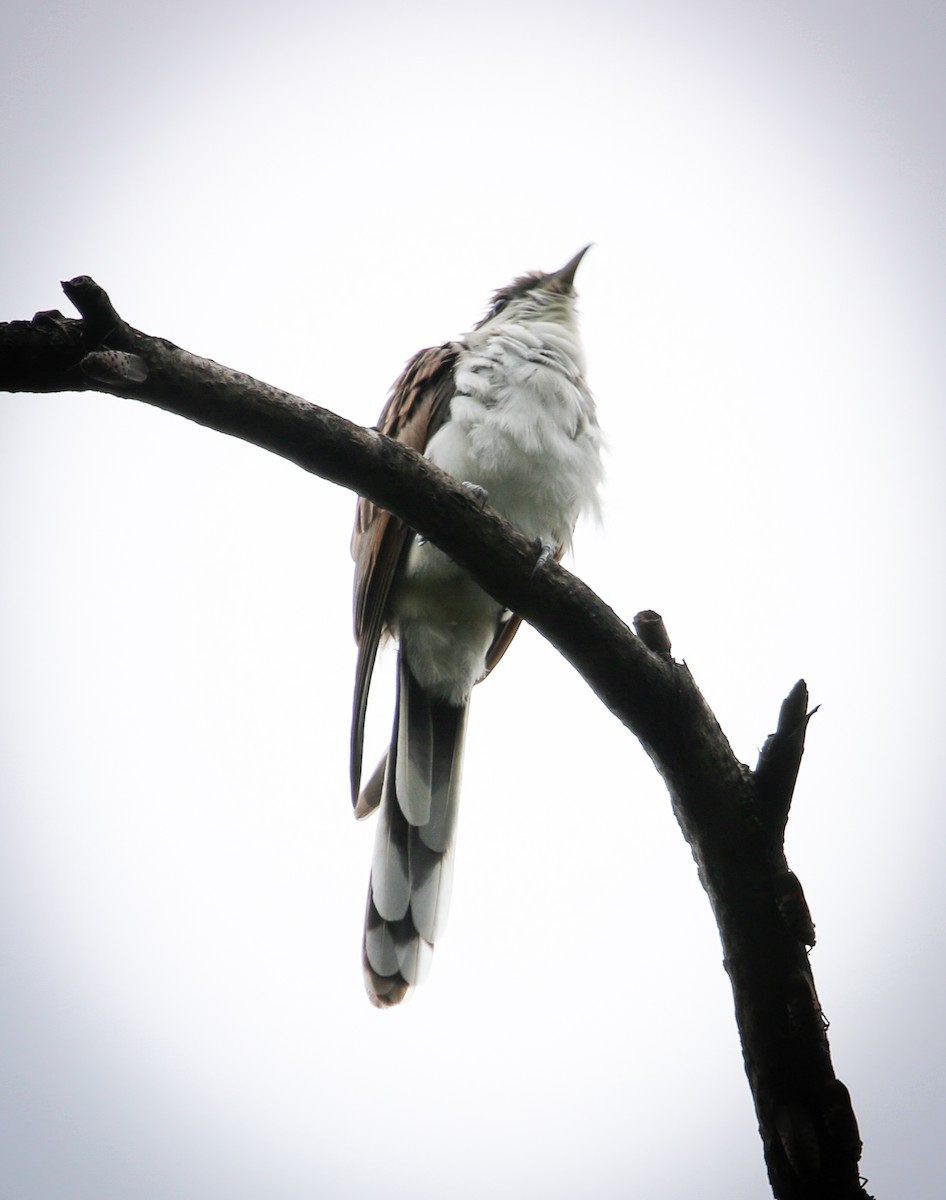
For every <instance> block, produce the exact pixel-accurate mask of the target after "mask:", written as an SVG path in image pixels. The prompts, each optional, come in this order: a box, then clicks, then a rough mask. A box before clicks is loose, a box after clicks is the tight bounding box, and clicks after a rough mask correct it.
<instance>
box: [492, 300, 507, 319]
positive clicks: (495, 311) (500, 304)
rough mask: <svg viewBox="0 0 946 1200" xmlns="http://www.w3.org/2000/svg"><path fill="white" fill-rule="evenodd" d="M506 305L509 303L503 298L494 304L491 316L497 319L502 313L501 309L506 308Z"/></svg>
mask: <svg viewBox="0 0 946 1200" xmlns="http://www.w3.org/2000/svg"><path fill="white" fill-rule="evenodd" d="M508 303H509V301H508V300H506V299H505V297H504V298H503V299H501V300H497V301H496V303H495V304H494V305H493V312H492V315H493V316H494V317H498V316H499V314H500V313H501V312H502V311H503V309H504V308H505V307H506V305H507V304H508Z"/></svg>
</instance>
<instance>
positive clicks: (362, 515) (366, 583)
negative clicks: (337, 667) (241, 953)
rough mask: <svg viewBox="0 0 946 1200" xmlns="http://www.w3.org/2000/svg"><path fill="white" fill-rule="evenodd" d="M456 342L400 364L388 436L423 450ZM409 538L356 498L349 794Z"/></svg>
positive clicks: (446, 397) (384, 425) (443, 398)
mask: <svg viewBox="0 0 946 1200" xmlns="http://www.w3.org/2000/svg"><path fill="white" fill-rule="evenodd" d="M458 353H459V346H457V345H456V343H453V342H450V343H448V344H447V345H445V346H437V347H434V348H432V349H430V350H421V352H420V353H419V354H417V355H415V356H414V358H412V359H411V360H410V362H409V363H408V364H407V366H406V367H405V368H404V370H403V372H402V373H401V376H400V378H399V379H398V380H397V382H396V383H395V385H394V387H393V388H392V389H391V396H390V399H389V400H388V402H387V404H386V405H385V406H384V411H383V412H382V414H381V417H380V419H379V421H378V425H377V428H378V429H379V430H380V431H381V433H383V434H386V435H387V436H388V437H392V438H396V439H397V440H398V441H399V442H403V443H404V445H406V446H411V447H412V448H413V449H415V450H418V451H421V452H423V451H424V450H425V449H426V447H427V443H428V442H429V441H430V439H431V437H433V435H434V434H435V433H436V431H437V430H438V429H439V428H440V426H441V425H442V424H443V422H444V420H445V419H446V417H447V413H448V412H449V408H450V401H451V399H452V398H453V394H454V384H453V378H454V367H455V366H456V360H457V355H458ZM410 539H411V530H410V529H409V528H408V526H406V525H405V524H404V522H403V521H401V519H400V518H399V517H395V516H394V515H393V514H392V513H389V512H387V511H385V509H383V508H378V507H377V505H375V504H372V502H371V501H370V500H366V499H365V498H364V497H361V498H359V500H358V508H357V511H356V514H355V528H354V531H353V533H352V539H351V553H352V558H353V559H354V560H355V641H356V642H357V643H358V663H357V667H356V670H355V697H354V704H353V709H352V724H351V793H352V803H353V804H354V803H356V801H357V799H358V791H359V788H360V785H361V765H362V757H363V750H364V726H365V711H366V710H367V707H368V689H369V687H370V684H371V675H372V672H373V670H374V664H375V659H376V658H377V654H378V646H379V645H380V643H381V637H382V635H383V633H384V631H385V623H386V619H387V608H388V598H389V596H390V594H391V587H392V584H393V583H394V578H395V575H396V574H397V569H398V566H399V565H400V562H401V559H402V558H403V556H404V554H405V552H406V550H407V546H408V543H409V542H410Z"/></svg>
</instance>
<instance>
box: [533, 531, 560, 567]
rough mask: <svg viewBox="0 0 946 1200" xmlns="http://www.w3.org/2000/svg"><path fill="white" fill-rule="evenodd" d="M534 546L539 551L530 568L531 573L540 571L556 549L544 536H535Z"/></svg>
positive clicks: (552, 557) (549, 560)
mask: <svg viewBox="0 0 946 1200" xmlns="http://www.w3.org/2000/svg"><path fill="white" fill-rule="evenodd" d="M535 546H536V549H537V550H538V552H539V557H538V558H537V559H536V560H535V566H534V567H533V568H532V574H533V575H535V573H536V572H537V571H541V570H542V568H543V567H544V566H546V564H547V563H550V562H551V561H552V560H553V559H554V558H555V555H556V553H557V551H558V547H557V546H553V545H552V543H551V542H547V541H546V540H545V539H544V538H536V539H535Z"/></svg>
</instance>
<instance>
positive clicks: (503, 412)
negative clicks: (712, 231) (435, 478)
mask: <svg viewBox="0 0 946 1200" xmlns="http://www.w3.org/2000/svg"><path fill="white" fill-rule="evenodd" d="M583 366H584V363H583V361H582V354H581V347H580V344H579V342H578V335H577V333H576V332H575V331H574V330H573V329H571V328H567V327H565V326H562V325H560V324H558V323H543V322H530V323H529V324H528V325H525V324H518V323H517V324H506V325H502V324H500V325H498V326H497V325H496V324H491V325H490V327H489V329H488V332H487V331H486V330H483V331H482V332H481V333H474V334H472V335H470V337H469V338H468V339H467V343H466V347H465V349H464V351H463V352H462V354H461V356H460V361H459V363H458V366H457V372H456V394H455V395H454V397H453V399H452V401H451V404H450V415H449V417H448V419H447V421H446V423H445V424H444V425H442V426H441V428H440V429H439V430H438V431H437V433H436V434H435V435H434V436H433V437H432V438H431V440H430V443H429V445H428V447H427V457H428V458H429V459H430V460H431V461H432V462H434V463H436V464H437V466H439V467H441V468H442V469H443V470H445V471H447V472H449V474H451V475H453V476H454V478H456V479H459V480H462V481H465V482H468V483H475V484H478V485H479V486H480V487H483V488H485V489H486V491H487V493H488V497H489V503H490V505H491V506H492V507H493V508H495V509H496V510H497V511H498V512H501V513H502V514H503V515H504V516H505V517H507V518H508V519H509V520H510V521H511V522H512V523H513V524H514V525H516V526H517V527H518V528H519V529H520V530H521V531H522V532H523V533H524V534H525V535H526V536H527V537H530V538H536V539H541V540H542V541H543V542H546V543H549V544H551V545H553V546H560V545H565V546H567V545H569V543H570V542H571V535H572V530H573V529H574V526H575V522H576V520H577V519H578V516H579V514H580V513H582V512H588V511H590V512H592V513H593V514H595V515H596V514H597V511H598V486H599V484H600V482H601V459H600V452H601V435H600V432H599V430H598V424H597V420H596V418H595V406H594V400H593V399H592V397H591V393H590V392H589V391H588V388H587V386H586V385H585V383H584V380H583V378H582V370H583ZM500 612H501V609H500V606H499V605H498V604H497V603H496V602H495V601H494V600H492V599H491V598H490V597H489V596H487V595H486V593H485V592H483V591H481V590H480V589H479V588H478V587H477V586H476V585H475V584H474V583H473V582H472V580H471V579H470V578H469V576H467V575H466V574H465V573H464V572H462V571H460V570H459V569H458V568H457V567H456V566H454V564H453V563H452V562H451V561H450V560H449V559H448V558H447V556H446V555H444V554H443V553H442V552H441V551H440V550H438V549H437V548H436V547H435V546H432V545H430V544H429V543H425V544H417V543H415V544H414V545H413V546H412V547H411V550H410V553H409V556H408V560H407V563H406V565H405V569H404V571H403V573H402V575H401V578H400V580H399V582H398V584H397V586H396V589H395V594H394V595H393V596H392V616H393V618H394V624H395V625H396V629H397V634H398V637H399V639H400V641H401V644H402V646H403V647H404V649H405V650H406V652H407V654H408V660H409V662H410V665H411V670H412V672H413V673H414V674H415V676H416V678H417V679H418V681H419V682H420V683H421V684H422V685H423V686H425V687H427V688H429V689H430V690H431V691H432V692H433V693H434V694H436V695H439V696H442V697H444V698H446V699H448V700H450V701H451V702H452V703H461V702H462V701H463V700H464V699H465V697H466V696H468V695H469V692H470V689H471V688H472V687H473V684H474V683H475V682H476V680H477V679H479V678H480V677H481V676H482V675H483V673H484V671H485V656H486V652H487V650H488V649H489V645H490V643H491V641H492V639H493V635H494V634H495V631H496V628H497V623H498V621H499V618H500Z"/></svg>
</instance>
